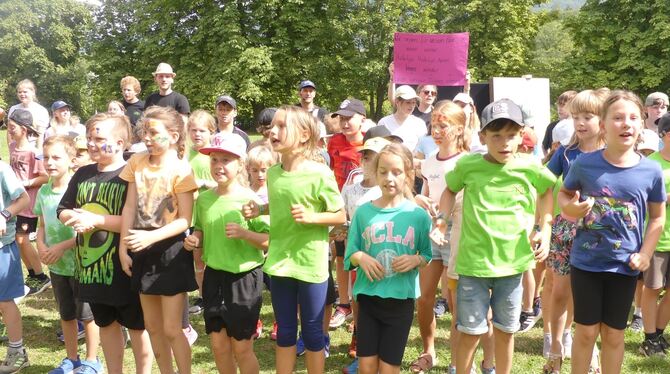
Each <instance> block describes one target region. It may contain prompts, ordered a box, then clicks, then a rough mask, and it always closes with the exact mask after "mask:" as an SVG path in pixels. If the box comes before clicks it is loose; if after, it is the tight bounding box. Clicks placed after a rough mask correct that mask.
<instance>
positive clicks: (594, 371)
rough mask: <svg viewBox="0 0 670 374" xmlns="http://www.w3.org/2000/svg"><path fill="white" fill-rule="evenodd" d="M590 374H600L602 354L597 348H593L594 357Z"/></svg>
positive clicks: (592, 357)
mask: <svg viewBox="0 0 670 374" xmlns="http://www.w3.org/2000/svg"><path fill="white" fill-rule="evenodd" d="M589 374H600V352H599V351H598V347H597V346H596V347H593V355H592V356H591V365H590V366H589Z"/></svg>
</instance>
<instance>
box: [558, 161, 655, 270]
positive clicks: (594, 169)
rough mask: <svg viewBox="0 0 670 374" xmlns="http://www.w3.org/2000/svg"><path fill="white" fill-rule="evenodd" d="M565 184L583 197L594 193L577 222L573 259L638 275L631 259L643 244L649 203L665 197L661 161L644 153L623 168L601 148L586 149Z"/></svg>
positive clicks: (587, 266) (584, 266)
mask: <svg viewBox="0 0 670 374" xmlns="http://www.w3.org/2000/svg"><path fill="white" fill-rule="evenodd" d="M640 157H641V156H640ZM563 186H564V187H565V188H566V189H568V190H573V191H576V190H579V191H580V195H581V199H582V200H584V199H586V198H587V197H593V198H595V203H594V204H593V208H592V209H591V211H590V212H589V213H588V214H587V215H586V216H585V217H584V218H582V219H580V220H579V222H578V224H577V235H576V237H575V240H574V243H573V246H572V253H571V254H570V264H572V265H573V266H575V267H576V268H579V269H581V270H585V271H592V272H611V273H619V274H624V275H637V274H638V273H639V271H637V270H633V269H631V268H630V266H629V265H628V262H629V261H630V255H631V254H633V253H637V252H639V251H640V247H641V246H642V236H643V230H644V227H645V225H644V219H645V216H646V213H647V202H659V203H660V202H664V201H665V199H666V195H665V185H664V183H663V172H662V171H661V167H660V166H659V164H658V163H656V162H654V161H650V160H647V159H646V158H644V157H641V159H640V162H639V163H638V164H637V165H635V166H631V167H626V168H622V167H618V166H614V165H612V164H610V163H609V162H607V160H605V158H604V157H603V151H602V150H600V151H596V152H592V153H585V154H582V155H581V156H580V157H579V158H578V159H576V160H575V161H574V162H573V163H572V165H571V166H570V172H569V173H568V175H567V176H566V177H565V181H564V182H563Z"/></svg>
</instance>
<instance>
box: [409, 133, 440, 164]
mask: <svg viewBox="0 0 670 374" xmlns="http://www.w3.org/2000/svg"><path fill="white" fill-rule="evenodd" d="M414 151H415V152H421V153H423V156H424V158H428V156H430V155H431V154H432V153H433V152H435V151H437V144H435V139H433V137H432V136H431V135H430V134H429V135H424V136H423V137H421V138H420V139H419V143H418V144H417V145H416V149H415V150H414Z"/></svg>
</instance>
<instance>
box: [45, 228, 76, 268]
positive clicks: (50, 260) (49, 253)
mask: <svg viewBox="0 0 670 374" xmlns="http://www.w3.org/2000/svg"><path fill="white" fill-rule="evenodd" d="M45 236H46V234H45V231H44V221H43V220H42V219H40V220H39V225H38V226H37V251H38V253H39V255H40V260H41V261H42V263H43V264H46V265H51V264H54V263H56V261H58V260H60V258H61V257H63V253H65V251H67V250H68V249H72V248H74V246H75V244H76V241H75V238H71V239H67V240H64V241H62V242H60V243H57V244H54V245H52V246H51V247H49V246H47V243H46V237H45Z"/></svg>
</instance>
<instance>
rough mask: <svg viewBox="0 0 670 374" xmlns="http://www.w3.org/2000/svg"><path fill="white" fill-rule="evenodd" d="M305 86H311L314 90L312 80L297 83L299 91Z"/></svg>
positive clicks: (314, 86) (314, 85)
mask: <svg viewBox="0 0 670 374" xmlns="http://www.w3.org/2000/svg"><path fill="white" fill-rule="evenodd" d="M306 87H312V88H313V89H315V90H316V84H314V82H312V81H310V80H304V81H302V82H300V84H299V85H298V91H300V90H302V89H303V88H306Z"/></svg>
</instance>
